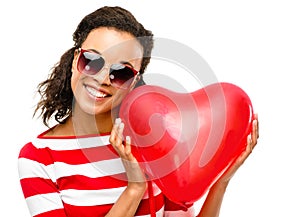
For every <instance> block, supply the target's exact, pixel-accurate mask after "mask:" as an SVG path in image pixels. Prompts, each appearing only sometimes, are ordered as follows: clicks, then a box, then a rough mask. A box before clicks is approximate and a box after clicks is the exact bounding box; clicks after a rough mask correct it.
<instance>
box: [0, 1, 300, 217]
mask: <svg viewBox="0 0 300 217" xmlns="http://www.w3.org/2000/svg"><path fill="white" fill-rule="evenodd" d="M0 4H1V5H0V24H1V25H0V28H1V34H0V39H1V40H0V41H1V49H0V55H1V64H0V66H1V81H0V82H1V85H0V88H1V89H0V93H1V106H0V109H1V112H0V114H1V116H0V117H1V125H2V126H1V131H0V132H1V140H2V142H1V151H0V161H1V163H0V168H1V170H0V171H1V179H0V195H1V205H0V206H1V208H0V216H29V213H28V210H27V207H26V204H25V200H24V198H23V195H22V192H21V188H20V184H19V180H18V171H17V158H18V153H19V150H20V148H21V147H22V146H23V145H24V144H25V143H26V142H28V141H29V140H30V139H31V138H32V137H34V136H36V135H37V134H38V133H40V132H41V131H42V130H44V129H45V127H43V125H42V124H41V121H40V120H37V119H36V118H34V119H32V114H33V110H34V106H35V103H36V102H37V99H38V97H35V91H36V86H37V85H38V83H39V82H41V81H42V80H44V79H45V78H46V77H47V74H48V73H49V71H50V68H51V67H52V66H53V64H55V63H56V62H57V61H58V60H59V58H60V56H61V54H62V53H63V52H64V51H66V50H67V49H69V48H70V47H71V46H72V45H73V42H72V33H73V32H74V30H75V28H76V26H77V24H78V22H79V21H80V20H81V19H82V18H83V16H85V15H86V14H88V13H90V12H92V11H94V10H95V9H97V8H98V7H101V6H104V5H120V6H123V7H125V8H127V9H129V10H130V11H131V12H132V13H133V14H134V15H135V16H136V18H137V19H138V20H139V21H140V22H141V23H143V24H144V26H145V27H146V28H149V29H151V30H152V31H153V32H154V34H155V36H156V37H165V38H169V39H173V40H177V41H179V42H181V43H184V44H186V45H187V46H189V47H191V48H193V49H194V50H196V51H197V52H198V53H199V54H200V55H201V56H202V57H203V58H204V59H205V60H206V61H207V62H208V64H209V65H210V67H211V68H212V70H213V71H214V73H215V74H216V75H217V77H218V79H219V80H220V81H227V82H232V83H235V84H237V85H239V86H240V87H242V88H243V89H244V90H245V91H246V92H247V93H248V95H249V96H250V98H251V99H252V103H253V106H254V109H255V112H257V113H258V114H259V120H260V139H259V144H258V146H257V147H256V149H255V150H254V152H253V153H252V155H251V156H250V157H249V159H248V160H247V161H246V163H245V164H244V165H243V167H242V168H241V169H240V170H239V171H238V173H237V174H236V175H235V177H234V178H233V180H232V181H231V183H230V185H229V187H228V189H227V192H226V195H225V198H224V202H223V205H222V210H221V215H220V216H221V217H241V216H243V217H248V216H249V217H250V216H251V217H253V216H288V217H294V216H300V209H299V195H300V187H299V183H300V178H299V177H300V176H299V165H300V160H299V159H300V157H299V153H298V152H299V151H300V148H299V145H300V142H299V137H298V135H299V130H300V127H299V123H300V118H299V111H300V103H299V98H300V97H299V93H300V85H299V81H300V80H299V73H300V61H299V60H300V40H299V39H300V28H299V27H300V13H299V11H300V6H299V5H298V1H296V0H295V1H292V0H285V1H283V0H282V1H277V0H273V1H271V0H269V1H268V0H252V1H241V0H228V1H221V0H219V1H218V0H210V1H189V0H185V1H174V0H172V1H171V0H164V1H154V0H151V1H150V0H148V1H146V0H139V1H133V0H131V1H124V0H122V1H96V0H89V1H66V0H65V1H61V0H52V1H38V0H36V1H34V0H23V1H22V0H18V1H14V0H11V1H6V2H5V3H3V1H2V2H1V3H0ZM174 52H176V51H174ZM187 193H188V192H187Z"/></svg>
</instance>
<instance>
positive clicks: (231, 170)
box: [216, 114, 259, 184]
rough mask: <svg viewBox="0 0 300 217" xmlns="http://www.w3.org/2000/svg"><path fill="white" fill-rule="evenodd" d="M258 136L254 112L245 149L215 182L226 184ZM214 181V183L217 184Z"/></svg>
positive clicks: (249, 152)
mask: <svg viewBox="0 0 300 217" xmlns="http://www.w3.org/2000/svg"><path fill="white" fill-rule="evenodd" d="M258 137H259V126H258V116H257V114H255V116H254V120H253V122H252V132H251V134H249V135H248V137H247V147H246V150H245V151H244V152H243V153H242V154H241V155H240V156H239V157H238V158H237V159H236V161H235V162H234V163H233V165H231V166H230V167H229V169H228V170H227V171H226V172H225V173H224V174H223V175H222V176H221V177H220V179H219V180H218V181H217V183H224V184H228V182H229V181H230V180H231V178H232V177H233V175H234V174H235V172H236V171H237V170H238V169H239V168H240V166H241V165H242V164H243V163H244V162H245V160H246V159H247V158H248V157H249V155H250V154H251V153H252V150H253V149H254V148H255V146H256V144H257V140H258ZM217 183H216V184H217Z"/></svg>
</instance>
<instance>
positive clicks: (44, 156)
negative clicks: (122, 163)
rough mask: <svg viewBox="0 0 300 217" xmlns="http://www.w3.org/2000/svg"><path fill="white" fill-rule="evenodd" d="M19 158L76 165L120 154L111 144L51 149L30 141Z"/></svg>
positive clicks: (43, 162) (117, 156) (113, 157)
mask: <svg viewBox="0 0 300 217" xmlns="http://www.w3.org/2000/svg"><path fill="white" fill-rule="evenodd" d="M19 158H27V159H30V160H34V161H37V162H39V163H42V164H44V165H49V164H53V162H64V163H67V164H72V165H76V164H85V163H91V162H98V161H101V160H110V159H116V158H119V155H118V154H117V153H116V151H115V150H114V148H113V147H112V146H111V145H106V146H98V147H91V148H84V149H74V150H51V149H50V148H48V147H46V148H36V147H35V146H34V145H33V144H32V143H28V144H26V145H25V146H24V147H23V148H22V149H21V151H20V154H19Z"/></svg>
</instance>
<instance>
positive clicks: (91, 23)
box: [34, 6, 153, 126]
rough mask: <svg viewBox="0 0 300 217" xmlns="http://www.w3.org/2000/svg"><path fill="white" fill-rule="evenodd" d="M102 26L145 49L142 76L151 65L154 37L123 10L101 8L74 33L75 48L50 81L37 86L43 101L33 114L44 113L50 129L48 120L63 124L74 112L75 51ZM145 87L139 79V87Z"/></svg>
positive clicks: (68, 53) (67, 52)
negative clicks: (124, 36) (125, 33)
mask: <svg viewBox="0 0 300 217" xmlns="http://www.w3.org/2000/svg"><path fill="white" fill-rule="evenodd" d="M99 27H112V28H115V29H117V30H120V31H125V32H128V33H131V34H132V35H133V36H135V37H136V38H137V40H138V41H139V43H140V44H141V45H142V46H143V52H144V54H143V59H142V63H141V69H140V74H143V73H144V71H145V69H146V67H147V65H148V64H149V62H150V57H151V51H152V48H153V34H152V32H151V31H150V30H147V29H145V28H144V26H143V25H142V24H141V23H139V22H138V21H137V20H136V19H135V17H134V16H133V15H132V14H131V13H130V12H129V11H127V10H125V9H123V8H121V7H108V6H105V7H102V8H99V9H98V10H96V11H94V12H92V13H91V14H88V15H87V16H85V17H84V18H83V19H82V20H81V22H80V23H79V25H78V26H77V29H76V31H75V32H74V33H73V41H74V42H75V43H74V47H72V48H71V49H69V50H67V51H66V52H65V53H64V54H63V55H62V56H61V58H60V61H59V62H58V63H57V64H56V65H55V66H54V67H53V68H52V71H51V74H50V75H49V77H48V78H47V80H45V81H43V82H41V83H40V84H39V85H38V93H39V94H40V95H41V99H40V101H39V102H38V104H37V106H36V109H35V111H34V115H35V114H36V112H37V111H38V110H41V113H40V115H41V116H42V118H43V123H44V124H45V125H46V126H48V122H49V119H50V118H51V117H52V116H53V115H54V118H55V120H56V121H57V122H58V123H64V122H65V121H66V120H67V118H68V117H69V116H70V115H71V113H72V103H73V92H72V89H71V76H72V72H71V68H72V61H73V58H74V52H75V50H76V49H78V48H80V47H81V45H82V43H83V42H84V41H85V39H86V38H87V36H88V34H89V33H90V32H91V31H92V30H93V29H96V28H99ZM142 84H144V82H143V79H140V82H139V84H137V86H139V85H142Z"/></svg>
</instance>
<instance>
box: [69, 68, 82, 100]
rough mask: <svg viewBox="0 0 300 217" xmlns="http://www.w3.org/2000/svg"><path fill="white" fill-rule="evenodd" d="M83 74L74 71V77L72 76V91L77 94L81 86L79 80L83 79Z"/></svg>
mask: <svg viewBox="0 0 300 217" xmlns="http://www.w3.org/2000/svg"><path fill="white" fill-rule="evenodd" d="M81 76H82V75H81V74H79V73H78V72H73V73H72V77H71V88H72V91H73V93H74V95H75V93H76V90H77V89H78V87H79V81H80V79H81Z"/></svg>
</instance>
